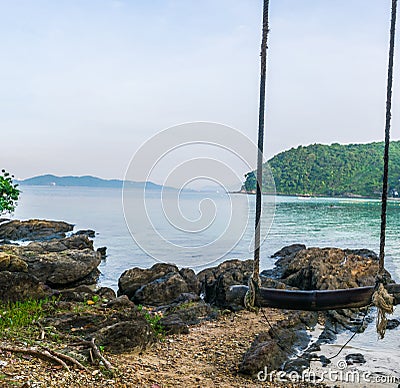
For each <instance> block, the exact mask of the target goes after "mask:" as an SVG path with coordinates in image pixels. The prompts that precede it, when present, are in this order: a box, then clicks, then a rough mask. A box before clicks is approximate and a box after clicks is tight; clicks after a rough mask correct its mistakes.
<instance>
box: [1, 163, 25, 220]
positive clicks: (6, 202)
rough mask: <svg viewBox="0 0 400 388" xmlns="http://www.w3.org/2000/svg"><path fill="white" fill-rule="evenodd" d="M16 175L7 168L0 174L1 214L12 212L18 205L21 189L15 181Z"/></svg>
mask: <svg viewBox="0 0 400 388" xmlns="http://www.w3.org/2000/svg"><path fill="white" fill-rule="evenodd" d="M13 178H14V175H10V174H9V173H8V172H7V171H6V170H4V169H3V170H1V174H0V214H3V213H12V212H13V211H14V210H15V207H16V206H17V201H18V198H19V194H20V190H19V189H18V184H16V183H13Z"/></svg>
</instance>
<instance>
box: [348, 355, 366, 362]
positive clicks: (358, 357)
mask: <svg viewBox="0 0 400 388" xmlns="http://www.w3.org/2000/svg"><path fill="white" fill-rule="evenodd" d="M346 361H347V365H353V364H365V363H366V362H367V361H365V358H364V356H363V355H362V354H361V353H352V354H348V355H347V356H346Z"/></svg>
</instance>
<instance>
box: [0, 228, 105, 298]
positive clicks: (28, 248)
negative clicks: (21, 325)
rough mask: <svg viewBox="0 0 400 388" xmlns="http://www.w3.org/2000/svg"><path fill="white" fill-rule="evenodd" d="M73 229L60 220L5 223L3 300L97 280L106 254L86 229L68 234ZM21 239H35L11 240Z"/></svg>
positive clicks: (0, 253)
mask: <svg viewBox="0 0 400 388" xmlns="http://www.w3.org/2000/svg"><path fill="white" fill-rule="evenodd" d="M72 229H73V225H71V224H68V223H66V222H60V221H44V220H28V221H17V220H14V221H8V222H3V223H1V224H0V238H2V239H3V243H2V244H1V245H0V289H1V292H0V301H2V302H13V301H17V300H23V299H26V298H33V299H35V298H43V297H45V296H49V295H52V294H54V293H55V292H57V291H56V290H58V289H62V288H66V287H67V288H70V287H74V286H78V285H81V284H86V285H90V284H95V283H96V282H97V280H98V277H99V274H100V272H99V270H98V266H99V264H100V262H101V259H102V254H101V252H98V251H95V250H94V248H93V241H92V240H89V238H88V237H87V235H86V233H78V234H76V235H72V236H70V237H66V233H67V232H70V231H72ZM17 239H18V240H29V241H32V242H30V243H29V244H27V245H16V244H9V243H7V242H9V241H10V240H17ZM4 241H5V242H6V243H4Z"/></svg>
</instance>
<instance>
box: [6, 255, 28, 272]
mask: <svg viewBox="0 0 400 388" xmlns="http://www.w3.org/2000/svg"><path fill="white" fill-rule="evenodd" d="M0 271H9V272H28V265H27V264H26V263H25V261H23V260H21V259H20V258H19V257H18V256H17V255H15V254H13V253H7V251H5V252H1V251H0Z"/></svg>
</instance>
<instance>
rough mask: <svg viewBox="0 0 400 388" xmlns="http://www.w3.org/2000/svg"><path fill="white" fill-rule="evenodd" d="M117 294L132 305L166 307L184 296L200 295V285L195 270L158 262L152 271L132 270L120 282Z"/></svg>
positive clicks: (122, 276)
mask: <svg viewBox="0 0 400 388" xmlns="http://www.w3.org/2000/svg"><path fill="white" fill-rule="evenodd" d="M118 285H119V289H118V295H127V296H128V297H129V298H130V299H131V300H132V301H133V302H135V303H139V304H146V305H151V306H161V305H166V304H169V303H171V302H172V301H174V300H175V299H176V298H178V297H179V296H180V295H181V294H182V293H190V292H194V293H198V292H199V290H200V283H199V281H198V280H197V277H196V275H195V273H194V271H193V270H191V269H188V268H182V269H181V270H179V269H178V267H177V266H176V265H172V264H164V263H157V264H154V265H153V266H152V267H151V268H149V269H142V268H132V269H129V270H127V271H125V272H124V273H123V274H122V275H121V277H120V278H119V281H118Z"/></svg>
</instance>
